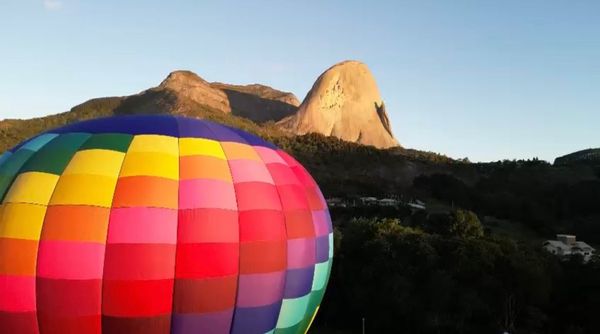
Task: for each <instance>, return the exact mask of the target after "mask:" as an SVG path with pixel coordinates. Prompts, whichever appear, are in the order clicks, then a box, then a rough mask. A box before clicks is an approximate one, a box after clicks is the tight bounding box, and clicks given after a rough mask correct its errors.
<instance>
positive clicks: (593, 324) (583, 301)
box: [314, 209, 600, 334]
mask: <svg viewBox="0 0 600 334" xmlns="http://www.w3.org/2000/svg"><path fill="white" fill-rule="evenodd" d="M332 216H333V217H334V219H335V222H334V224H335V236H336V239H335V240H336V245H335V247H336V252H335V254H336V255H335V258H334V266H333V272H332V276H331V280H330V284H329V287H328V292H327V294H326V298H325V301H324V302H323V306H322V309H321V312H320V315H319V316H318V317H317V319H316V324H315V331H314V333H360V332H361V319H362V318H365V323H366V329H367V333H422V334H426V333H431V334H434V333H446V334H448V333H457V334H458V333H462V334H468V333H473V334H480V333H502V332H503V331H507V332H509V333H519V334H534V333H561V334H565V333H566V334H580V333H599V332H600V319H599V318H598V317H597V314H598V312H599V311H600V261H599V260H598V258H597V257H595V258H593V260H592V261H591V262H589V263H587V264H583V262H582V259H581V258H578V257H573V258H570V259H568V260H566V261H561V260H559V259H558V258H557V257H554V256H551V255H549V254H548V253H546V252H544V251H543V250H542V249H541V247H539V246H540V245H535V244H529V243H526V242H517V241H515V240H513V239H509V238H504V237H498V236H495V235H492V234H489V233H484V228H483V226H481V224H480V222H479V219H478V218H477V215H475V214H474V213H472V212H469V211H465V210H453V211H451V212H449V213H446V214H437V215H425V214H423V213H417V214H411V213H410V210H407V209H398V210H392V209H385V210H372V209H371V210H356V209H333V210H332Z"/></svg>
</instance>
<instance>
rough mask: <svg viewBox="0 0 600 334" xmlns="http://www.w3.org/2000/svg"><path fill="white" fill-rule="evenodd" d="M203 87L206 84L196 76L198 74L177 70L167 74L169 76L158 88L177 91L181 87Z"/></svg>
mask: <svg viewBox="0 0 600 334" xmlns="http://www.w3.org/2000/svg"><path fill="white" fill-rule="evenodd" d="M203 85H206V86H207V85H208V82H206V80H204V79H202V78H201V77H200V76H198V74H196V73H194V72H192V71H187V70H177V71H173V72H171V73H169V75H168V76H167V77H166V78H165V79H164V80H163V81H162V82H161V83H160V85H159V87H163V88H174V89H179V88H182V87H197V86H203Z"/></svg>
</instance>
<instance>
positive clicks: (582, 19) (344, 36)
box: [0, 0, 600, 161]
mask: <svg viewBox="0 0 600 334" xmlns="http://www.w3.org/2000/svg"><path fill="white" fill-rule="evenodd" d="M599 17H600V1H566V0H565V1H559V0H557V1H546V0H540V1H529V0H528V1H523V0H518V1H486V0H472V1H455V0H447V1H425V0H416V1H410V2H408V1H372V2H371V1H270V0H260V1H259V0H256V1H236V2H233V1H212V4H206V2H205V1H192V0H189V1H152V0H150V1H148V0H146V1H117V0H103V1H91V0H45V1H44V0H0V55H1V56H0V119H2V118H30V117H36V116H43V115H47V114H52V113H57V112H61V111H65V110H68V109H69V108H70V107H72V106H74V105H76V104H78V103H81V102H83V101H84V100H86V99H89V98H92V97H99V96H109V95H128V94H132V93H137V92H139V91H141V90H143V89H145V88H148V87H151V86H155V85H157V84H158V83H159V82H160V81H161V80H162V79H163V78H164V77H165V76H166V75H167V74H168V73H169V72H170V71H172V70H175V69H189V70H192V71H194V72H196V73H198V74H199V75H200V76H202V77H204V78H205V79H207V80H210V81H223V82H229V83H254V82H258V83H264V84H268V85H271V86H273V87H275V88H278V89H282V90H288V91H292V92H293V93H295V94H296V95H297V96H298V97H299V98H300V99H302V98H303V97H304V95H305V94H306V92H307V91H308V90H309V89H310V87H311V85H312V84H313V82H314V80H315V79H316V78H317V76H318V75H319V74H320V73H321V72H322V71H323V70H325V69H326V68H328V67H329V66H330V65H332V64H334V63H336V62H339V61H341V60H345V59H357V60H361V61H364V62H365V63H367V64H368V65H369V67H370V68H371V70H372V71H373V73H374V74H375V77H376V78H377V80H378V84H379V88H380V90H381V93H382V96H383V98H384V100H385V101H386V105H387V109H388V112H389V113H390V118H391V121H392V124H393V131H394V134H395V136H396V137H397V138H398V140H399V141H400V142H401V143H402V144H403V145H404V146H406V147H412V148H417V149H422V150H430V151H435V152H441V153H444V154H447V155H449V156H452V157H455V158H461V157H469V158H470V159H471V160H473V161H490V160H498V159H504V158H531V157H534V156H537V157H540V158H542V159H546V160H552V159H554V157H556V156H558V155H562V154H565V153H569V152H572V151H575V150H579V149H584V148H589V147H600V19H599Z"/></svg>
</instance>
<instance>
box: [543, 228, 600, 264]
mask: <svg viewBox="0 0 600 334" xmlns="http://www.w3.org/2000/svg"><path fill="white" fill-rule="evenodd" d="M544 249H545V250H547V251H548V252H550V253H552V254H555V255H558V256H569V255H574V254H579V255H581V256H583V260H584V261H585V262H587V261H589V260H590V258H591V257H592V255H593V254H594V252H595V251H596V250H595V249H594V247H592V246H590V245H588V244H587V243H585V242H583V241H577V238H576V237H575V236H574V235H569V234H557V235H556V240H546V241H545V242H544Z"/></svg>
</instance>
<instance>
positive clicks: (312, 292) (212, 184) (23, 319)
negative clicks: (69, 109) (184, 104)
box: [0, 116, 333, 334]
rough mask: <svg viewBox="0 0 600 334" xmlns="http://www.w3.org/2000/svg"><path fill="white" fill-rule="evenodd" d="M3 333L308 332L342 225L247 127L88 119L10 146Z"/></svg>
mask: <svg viewBox="0 0 600 334" xmlns="http://www.w3.org/2000/svg"><path fill="white" fill-rule="evenodd" d="M0 199H2V202H1V203H2V204H1V206H0V333H7V334H8V333H11V334H19V333H26V334H34V333H42V334H48V333H57V334H69V333H78V334H80V333H128V334H136V333H144V334H155V333H156V334H158V333H161V334H162V333H186V334H187V333H190V334H191V333H204V334H217V333H219V334H220V333H240V334H253V333H261V334H262V333H305V332H306V331H307V330H308V327H309V326H310V323H311V321H312V319H313V318H314V316H315V314H316V312H317V309H318V308H319V304H320V302H321V299H322V298H323V293H324V291H325V287H326V285H327V280H328V277H329V272H330V269H331V259H332V256H333V244H332V242H333V234H332V227H331V220H330V217H329V213H328V210H327V206H326V204H325V201H324V199H323V196H322V194H321V192H320V190H319V188H318V186H317V184H316V183H315V181H314V180H313V179H312V178H311V176H310V175H309V173H308V172H307V171H306V170H305V169H304V168H303V167H302V166H301V165H300V164H299V163H298V162H297V161H296V160H294V158H292V157H291V156H290V155H288V154H286V153H285V152H284V151H282V150H280V149H277V148H276V147H275V146H273V145H272V144H270V143H267V142H265V141H263V140H262V139H260V138H258V137H256V136H253V135H251V134H248V133H246V132H244V131H241V130H238V129H234V128H230V127H226V126H222V125H218V124H215V123H211V122H208V121H202V120H196V119H188V118H181V117H172V116H126V117H112V118H104V119H97V120H91V121H85V122H80V123H75V124H72V125H68V126H65V127H63V128H59V129H56V130H53V131H49V132H46V133H43V134H41V135H39V136H36V137H34V138H32V139H29V140H27V141H25V142H23V143H21V144H19V145H18V146H16V147H15V148H13V149H11V150H10V151H7V152H5V153H4V154H2V155H0Z"/></svg>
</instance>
